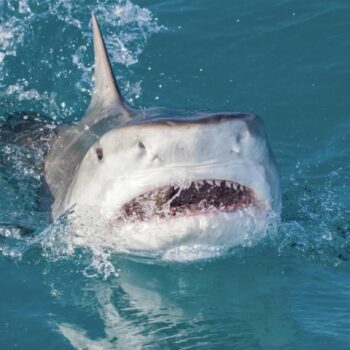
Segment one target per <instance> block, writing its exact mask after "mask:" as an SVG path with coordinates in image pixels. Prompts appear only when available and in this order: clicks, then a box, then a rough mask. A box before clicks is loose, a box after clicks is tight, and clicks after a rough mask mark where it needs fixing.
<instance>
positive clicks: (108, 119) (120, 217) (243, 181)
mask: <svg viewBox="0 0 350 350" xmlns="http://www.w3.org/2000/svg"><path fill="white" fill-rule="evenodd" d="M92 32H93V47H94V60H95V62H94V88H93V92H92V97H91V101H90V104H89V106H88V109H87V111H86V113H85V115H84V116H83V117H82V118H81V120H80V121H79V122H76V123H74V124H71V125H62V126H60V127H59V128H58V129H57V131H55V133H56V135H55V137H54V138H52V139H53V141H52V142H51V143H50V147H49V149H48V151H47V154H46V156H45V160H44V177H45V181H46V184H47V186H48V188H49V190H50V192H51V194H52V197H53V204H52V218H53V220H54V221H57V220H59V218H60V217H61V216H62V215H65V214H66V213H69V220H70V222H71V223H72V227H73V228H74V231H75V232H79V234H80V236H81V237H83V236H84V235H87V234H89V235H91V234H97V232H98V235H100V236H102V237H104V239H105V238H106V237H113V239H114V241H113V242H114V244H115V245H117V246H119V247H123V249H124V250H125V251H151V252H154V251H158V250H164V249H166V248H169V247H172V248H173V249H182V248H183V247H189V246H192V247H193V246H201V247H203V246H205V247H207V248H208V249H211V247H222V246H225V247H232V246H236V245H239V244H242V243H244V242H245V241H246V240H247V239H248V238H249V237H250V238H251V237H263V236H264V235H266V233H267V232H268V229H269V227H271V225H272V223H274V222H276V220H278V218H279V215H280V211H281V193H280V182H279V175H278V171H277V167H276V162H275V160H274V157H273V154H272V152H271V149H270V147H269V143H268V140H267V136H266V133H265V131H264V125H263V122H262V119H261V118H260V117H258V116H257V115H255V114H252V113H241V112H207V111H205V112H197V111H196V112H188V111H183V110H180V109H179V110H169V109H166V108H158V107H155V108H147V109H145V108H139V109H136V108H134V107H132V106H131V105H130V104H129V103H128V102H127V101H126V100H125V99H124V97H123V96H122V94H121V90H120V88H119V87H118V84H117V82H116V78H115V76H114V74H113V70H112V66H111V61H110V59H109V56H108V52H107V48H106V44H105V42H104V39H103V37H102V34H101V30H100V26H99V23H98V21H97V19H96V17H95V15H92Z"/></svg>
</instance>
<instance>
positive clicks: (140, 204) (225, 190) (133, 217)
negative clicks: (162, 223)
mask: <svg viewBox="0 0 350 350" xmlns="http://www.w3.org/2000/svg"><path fill="white" fill-rule="evenodd" d="M249 206H254V207H257V206H258V203H257V200H256V198H255V195H254V192H253V191H252V190H251V189H250V188H248V187H246V186H244V185H241V184H239V183H237V182H235V181H229V180H198V181H192V182H189V183H187V184H185V185H183V186H181V185H180V186H179V185H168V186H163V187H160V188H157V189H154V190H152V191H149V192H146V193H143V194H141V195H139V196H137V197H135V198H133V199H132V200H131V201H129V202H127V203H125V204H124V205H123V206H122V208H121V210H120V213H119V216H118V219H117V220H118V221H119V220H120V221H124V222H125V221H128V222H135V221H150V220H152V219H154V218H155V217H157V218H160V219H170V220H171V219H176V218H179V217H181V216H197V215H206V214H215V213H232V212H235V211H238V210H242V209H245V208H247V207H249Z"/></svg>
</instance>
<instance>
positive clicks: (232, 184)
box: [183, 180, 244, 190]
mask: <svg viewBox="0 0 350 350" xmlns="http://www.w3.org/2000/svg"><path fill="white" fill-rule="evenodd" d="M222 182H224V183H225V186H226V187H227V188H232V189H234V190H243V188H244V186H242V185H240V184H237V183H235V182H231V181H220V180H205V181H202V180H199V181H196V182H195V183H194V184H195V185H200V186H203V185H204V184H206V183H207V184H209V185H212V186H221V183H222ZM190 186H191V183H189V184H187V185H185V186H183V187H185V188H188V187H190Z"/></svg>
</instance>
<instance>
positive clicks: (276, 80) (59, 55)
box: [0, 0, 350, 349]
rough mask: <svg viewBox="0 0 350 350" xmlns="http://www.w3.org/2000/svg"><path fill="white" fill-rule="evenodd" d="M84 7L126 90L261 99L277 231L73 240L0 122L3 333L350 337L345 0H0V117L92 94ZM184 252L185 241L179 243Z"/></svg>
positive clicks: (230, 340)
mask: <svg viewBox="0 0 350 350" xmlns="http://www.w3.org/2000/svg"><path fill="white" fill-rule="evenodd" d="M92 11H94V12H95V14H96V15H97V17H98V18H99V21H100V23H101V27H102V29H103V32H104V33H105V36H106V42H107V46H108V49H109V51H110V53H111V58H112V63H113V67H114V70H115V72H116V75H117V77H118V81H119V84H120V86H121V89H122V91H123V92H124V95H125V96H126V98H127V99H128V100H129V101H130V102H131V103H132V104H133V105H134V106H143V107H148V106H154V105H157V106H160V105H162V106H166V107H178V108H182V109H188V110H213V111H217V110H230V111H232V110H233V111H237V110H238V111H246V112H250V111H251V112H255V113H257V114H259V115H260V116H262V117H263V119H264V121H265V126H266V131H267V133H268V135H269V140H270V144H271V146H272V148H273V150H274V153H275V156H276V159H277V162H278V164H279V169H280V174H281V180H282V190H283V211H282V223H281V225H280V227H279V229H278V234H277V235H273V236H271V237H270V236H269V237H267V238H266V239H264V240H262V241H259V242H251V244H248V245H247V246H245V247H240V248H238V249H235V250H234V251H233V252H232V253H231V254H230V255H226V256H221V257H218V258H216V259H209V260H202V261H199V262H198V261H197V262H186V263H185V262H182V263H170V262H161V261H154V262H153V261H148V260H147V261H142V260H141V259H138V260H137V259H130V258H128V257H125V256H121V255H118V254H114V253H113V252H110V251H109V250H108V249H104V250H97V251H93V250H89V249H82V248H79V247H76V246H74V245H73V244H72V242H71V241H70V240H69V237H68V236H65V235H64V233H63V232H62V230H60V226H59V225H58V226H54V227H53V226H49V227H48V226H47V223H46V219H45V218H44V217H43V215H41V214H40V213H38V210H37V206H36V202H35V201H36V199H35V193H36V191H37V189H38V187H40V174H38V172H37V170H36V167H35V166H34V165H33V164H34V163H35V162H33V157H34V158H35V154H28V153H26V151H25V150H23V149H21V148H18V147H15V146H14V145H12V144H11V143H9V142H5V140H4V139H0V222H3V221H4V222H5V221H6V222H7V223H17V224H18V223H20V224H21V225H23V226H24V227H26V226H29V227H35V229H36V231H35V233H34V234H31V235H24V236H22V235H20V234H19V230H18V226H16V225H11V224H10V225H9V224H0V276H1V282H0V295H1V298H0V348H1V349H12V348H17V349H37V348H38V347H43V348H45V349H72V348H76V349H114V348H118V349H130V348H133V349H139V348H140V349H141V348H144V349H190V348H195V349H200V348H203V349H224V348H235V349H330V348H331V347H333V348H335V349H349V348H350V311H349V310H350V272H349V267H350V264H349V257H350V236H349V235H350V210H349V208H350V206H349V205H350V190H349V186H350V178H349V177H350V118H349V115H350V112H349V108H350V102H349V96H350V95H349V92H350V68H349V63H350V59H349V57H350V35H349V33H350V3H349V2H348V1H347V0H337V1H319V0H309V1H301V0H269V1H267V0H259V1H257V0H247V1H244V2H243V1H232V0H231V1H229V0H223V1H209V0H194V1H191V2H188V1H184V0H175V1H174V0H148V1H145V0H132V1H129V0H126V1H124V0H95V1H92V0H86V1H84V2H76V1H73V0H57V1H55V2H47V1H44V0H19V1H11V0H0V121H1V120H2V119H3V118H4V117H5V116H7V115H8V114H15V113H16V112H21V111H31V112H34V113H40V114H41V115H44V116H47V117H49V118H52V119H54V120H56V121H57V122H58V123H61V122H70V121H73V120H77V119H79V118H80V117H81V116H82V114H83V113H84V111H85V109H86V107H87V104H88V102H89V98H90V91H91V86H92V82H91V74H92V60H93V57H92V46H91V44H92V43H91V29H90V17H91V12H92ZM184 258H185V260H186V256H185V257H184Z"/></svg>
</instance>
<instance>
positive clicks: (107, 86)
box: [85, 14, 131, 125]
mask: <svg viewBox="0 0 350 350" xmlns="http://www.w3.org/2000/svg"><path fill="white" fill-rule="evenodd" d="M92 33H93V43H94V55H95V74H94V90H93V93H92V98H91V102H90V105H89V108H88V111H87V113H86V115H85V122H86V123H87V124H88V125H92V124H94V123H95V122H97V121H98V120H101V119H103V118H105V117H108V116H110V115H119V114H120V115H122V116H123V117H124V118H127V119H129V118H130V115H131V113H130V111H131V108H130V107H129V106H128V105H127V103H126V101H125V100H124V99H123V97H122V95H121V93H120V90H119V88H118V85H117V83H116V80H115V77H114V75H113V70H112V66H111V62H110V60H109V57H108V52H107V48H106V44H105V42H104V40H103V37H102V34H101V31H100V27H99V24H98V22H97V19H96V16H95V15H94V14H93V15H92Z"/></svg>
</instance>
